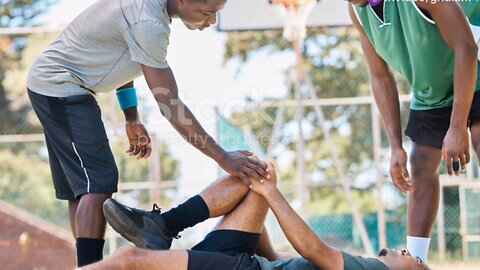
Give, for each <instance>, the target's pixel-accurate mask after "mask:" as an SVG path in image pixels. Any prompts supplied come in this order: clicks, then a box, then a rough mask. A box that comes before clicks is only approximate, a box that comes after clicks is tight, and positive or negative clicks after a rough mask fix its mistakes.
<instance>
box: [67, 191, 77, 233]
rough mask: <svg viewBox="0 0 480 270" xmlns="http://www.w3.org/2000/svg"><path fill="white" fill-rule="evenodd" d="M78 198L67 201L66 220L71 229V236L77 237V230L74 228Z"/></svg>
mask: <svg viewBox="0 0 480 270" xmlns="http://www.w3.org/2000/svg"><path fill="white" fill-rule="evenodd" d="M78 203H80V200H70V201H68V220H69V222H70V228H71V229H72V234H73V238H77V230H76V229H75V217H76V216H77V208H78Z"/></svg>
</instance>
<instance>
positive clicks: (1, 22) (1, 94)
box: [0, 0, 55, 134]
mask: <svg viewBox="0 0 480 270" xmlns="http://www.w3.org/2000/svg"><path fill="white" fill-rule="evenodd" d="M54 1H55V0H1V1H0V16H1V17H0V18H1V19H0V27H22V26H32V25H34V24H35V23H36V22H37V20H38V17H39V15H42V14H43V13H44V12H45V11H46V10H47V9H48V8H49V6H50V5H51V4H52V3H54ZM25 43H26V38H25V37H22V36H1V37H0V121H1V123H2V124H1V125H0V134H17V133H20V132H23V133H26V132H29V131H32V129H33V130H37V131H38V127H37V128H35V127H34V126H30V125H26V124H25V123H28V121H26V120H25V118H26V114H27V112H28V107H26V106H25V105H23V106H12V99H11V98H10V96H9V93H8V91H7V90H6V89H5V87H4V84H3V83H4V80H5V78H6V77H7V76H8V75H10V74H9V70H11V69H14V68H16V67H17V65H18V64H19V62H20V60H21V57H22V51H23V49H24V48H25ZM17 105H18V104H17Z"/></svg>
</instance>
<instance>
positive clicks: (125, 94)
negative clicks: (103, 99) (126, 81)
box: [117, 87, 138, 111]
mask: <svg viewBox="0 0 480 270" xmlns="http://www.w3.org/2000/svg"><path fill="white" fill-rule="evenodd" d="M117 99H118V103H119V104H120V108H121V109H122V111H123V110H125V109H128V108H132V107H136V106H137V105H138V100H137V94H136V91H135V88H133V87H132V88H124V89H120V90H117Z"/></svg>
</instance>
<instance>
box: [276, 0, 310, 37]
mask: <svg viewBox="0 0 480 270" xmlns="http://www.w3.org/2000/svg"><path fill="white" fill-rule="evenodd" d="M318 1H319V0H317V1H315V0H269V2H270V3H271V4H274V5H277V6H278V7H279V12H280V13H281V14H282V16H283V18H284V22H285V25H284V28H283V36H284V37H285V38H286V39H287V40H289V41H293V40H296V39H298V40H303V39H305V37H306V36H307V20H308V17H309V15H310V12H311V11H312V9H313V7H314V6H315V3H316V2H318Z"/></svg>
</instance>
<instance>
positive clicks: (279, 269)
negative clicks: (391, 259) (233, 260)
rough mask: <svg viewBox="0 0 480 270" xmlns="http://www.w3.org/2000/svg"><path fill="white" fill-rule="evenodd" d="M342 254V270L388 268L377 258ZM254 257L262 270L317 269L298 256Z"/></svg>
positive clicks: (385, 269) (317, 269)
mask: <svg viewBox="0 0 480 270" xmlns="http://www.w3.org/2000/svg"><path fill="white" fill-rule="evenodd" d="M342 254H343V260H344V266H343V269H344V270H388V268H387V266H385V264H383V263H382V262H381V261H379V260H377V259H374V258H363V257H357V256H352V255H350V254H348V253H346V252H342ZM254 257H255V258H256V259H257V260H258V263H259V264H260V267H261V268H262V270H319V268H318V267H317V266H315V264H313V263H312V262H310V261H307V260H305V259H304V258H300V257H296V258H289V259H281V260H276V261H272V262H271V261H269V260H267V259H266V258H263V257H260V256H256V255H255V256H254Z"/></svg>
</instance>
